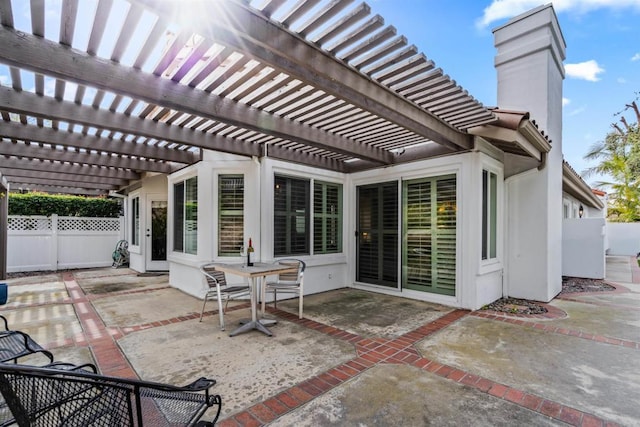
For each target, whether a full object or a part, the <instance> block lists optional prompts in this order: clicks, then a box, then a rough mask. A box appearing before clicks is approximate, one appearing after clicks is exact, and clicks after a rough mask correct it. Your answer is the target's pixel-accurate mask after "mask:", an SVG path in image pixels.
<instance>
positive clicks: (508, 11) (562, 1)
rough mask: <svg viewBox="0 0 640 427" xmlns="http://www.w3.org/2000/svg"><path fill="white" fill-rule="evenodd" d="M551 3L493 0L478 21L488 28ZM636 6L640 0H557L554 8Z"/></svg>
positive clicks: (587, 9) (639, 6)
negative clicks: (502, 20) (497, 22)
mask: <svg viewBox="0 0 640 427" xmlns="http://www.w3.org/2000/svg"><path fill="white" fill-rule="evenodd" d="M547 3H549V1H548V0H542V1H541V0H493V1H492V2H491V4H490V5H489V6H487V7H486V8H485V9H484V12H483V15H482V18H479V19H478V20H477V22H476V25H477V26H478V28H486V27H488V26H489V25H490V24H491V23H493V22H496V21H499V20H501V19H505V18H512V17H514V16H516V15H519V14H521V13H524V12H526V11H528V10H530V9H533V8H534V7H537V6H541V5H543V4H547ZM628 7H631V8H636V9H638V10H640V0H555V1H554V2H553V8H554V9H555V11H556V12H557V13H560V12H576V13H586V12H590V11H592V10H597V9H603V8H611V9H624V8H628Z"/></svg>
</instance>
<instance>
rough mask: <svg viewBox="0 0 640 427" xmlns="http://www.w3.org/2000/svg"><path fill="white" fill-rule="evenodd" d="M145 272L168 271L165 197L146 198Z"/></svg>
mask: <svg viewBox="0 0 640 427" xmlns="http://www.w3.org/2000/svg"><path fill="white" fill-rule="evenodd" d="M145 236H146V237H145V239H146V251H145V253H146V270H147V271H166V270H169V263H168V262H167V200H166V197H153V196H151V197H148V198H147V229H146V230H145Z"/></svg>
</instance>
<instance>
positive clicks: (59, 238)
mask: <svg viewBox="0 0 640 427" xmlns="http://www.w3.org/2000/svg"><path fill="white" fill-rule="evenodd" d="M121 239H124V217H120V218H83V217H67V216H58V215H52V216H50V217H45V216H18V215H10V216H9V218H8V230H7V272H9V273H14V272H20V271H50V270H54V271H55V270H58V269H66V268H89V267H107V266H110V265H111V263H112V262H113V260H112V259H111V254H112V253H113V250H114V248H115V246H116V243H118V240H121Z"/></svg>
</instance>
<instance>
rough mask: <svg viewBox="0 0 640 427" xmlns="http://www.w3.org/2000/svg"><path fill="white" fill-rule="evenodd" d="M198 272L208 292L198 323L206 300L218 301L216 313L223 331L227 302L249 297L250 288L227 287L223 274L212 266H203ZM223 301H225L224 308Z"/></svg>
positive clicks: (245, 285)
mask: <svg viewBox="0 0 640 427" xmlns="http://www.w3.org/2000/svg"><path fill="white" fill-rule="evenodd" d="M200 271H201V272H202V274H203V275H204V277H205V279H206V280H207V285H208V286H209V290H208V291H207V293H206V294H205V296H204V302H203V303H202V311H201V312H200V321H201V322H202V316H203V315H204V307H205V305H207V301H208V300H216V301H218V313H219V315H220V330H221V331H224V313H225V311H226V309H227V305H228V304H229V301H230V300H232V299H240V298H244V297H247V296H249V295H251V288H250V287H249V285H248V284H242V285H229V284H227V278H226V276H225V274H224V272H222V271H219V270H216V267H215V265H214V264H205V265H202V266H201V267H200ZM223 301H226V303H225V304H224V307H223V305H222V303H223Z"/></svg>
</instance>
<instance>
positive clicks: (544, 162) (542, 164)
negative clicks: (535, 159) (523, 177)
mask: <svg viewBox="0 0 640 427" xmlns="http://www.w3.org/2000/svg"><path fill="white" fill-rule="evenodd" d="M540 157H541V158H542V159H541V160H540V165H539V166H538V170H539V171H541V170H544V168H546V167H547V153H546V152H542V153H540Z"/></svg>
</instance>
